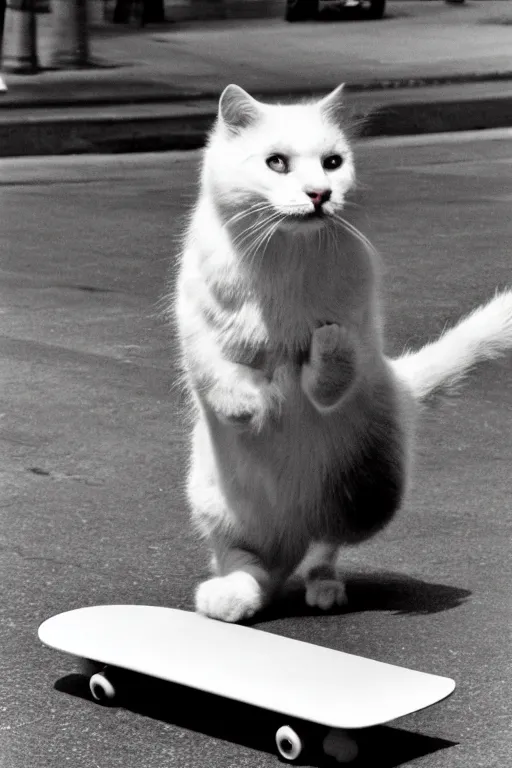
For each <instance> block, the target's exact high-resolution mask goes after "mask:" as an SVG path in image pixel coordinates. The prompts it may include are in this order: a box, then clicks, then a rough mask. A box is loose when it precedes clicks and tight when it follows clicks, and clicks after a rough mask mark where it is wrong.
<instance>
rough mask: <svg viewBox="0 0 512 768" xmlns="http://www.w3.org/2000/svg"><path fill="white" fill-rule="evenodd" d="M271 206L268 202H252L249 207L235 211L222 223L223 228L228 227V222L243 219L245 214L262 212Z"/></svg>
mask: <svg viewBox="0 0 512 768" xmlns="http://www.w3.org/2000/svg"><path fill="white" fill-rule="evenodd" d="M271 208H272V206H271V205H270V203H264V202H261V203H253V204H252V205H251V206H249V208H244V210H243V211H238V212H237V213H235V214H233V216H231V218H229V219H228V220H227V221H226V222H225V223H224V225H223V227H224V228H226V229H227V228H228V227H229V226H230V224H235V223H236V222H237V221H240V220H241V219H244V218H245V217H247V216H250V215H251V214H254V213H262V212H263V211H265V210H268V209H271Z"/></svg>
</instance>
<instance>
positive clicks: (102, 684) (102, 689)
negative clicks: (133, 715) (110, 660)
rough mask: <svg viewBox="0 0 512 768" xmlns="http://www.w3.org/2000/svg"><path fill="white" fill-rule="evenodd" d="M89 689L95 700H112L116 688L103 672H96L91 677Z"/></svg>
mask: <svg viewBox="0 0 512 768" xmlns="http://www.w3.org/2000/svg"><path fill="white" fill-rule="evenodd" d="M89 689H90V691H91V693H92V695H93V697H94V698H95V699H96V701H112V699H113V698H115V695H116V689H115V688H114V686H113V685H112V683H111V682H110V680H109V679H108V677H107V676H106V675H105V673H104V672H98V673H96V674H95V675H93V676H92V677H91V679H90V680H89Z"/></svg>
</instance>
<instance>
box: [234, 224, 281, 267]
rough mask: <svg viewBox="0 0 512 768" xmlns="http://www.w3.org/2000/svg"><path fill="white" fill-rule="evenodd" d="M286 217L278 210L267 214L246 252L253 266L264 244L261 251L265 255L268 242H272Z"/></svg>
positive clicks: (246, 256) (245, 254)
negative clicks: (271, 239) (273, 236)
mask: <svg viewBox="0 0 512 768" xmlns="http://www.w3.org/2000/svg"><path fill="white" fill-rule="evenodd" d="M284 218H285V217H284V216H283V215H282V214H280V213H279V212H278V211H274V212H273V213H272V214H271V215H270V216H267V218H266V219H265V221H264V222H262V227H260V229H259V231H258V233H257V236H256V238H255V239H254V240H253V242H252V243H251V244H250V246H249V248H248V250H246V251H245V252H244V256H245V258H247V259H248V262H249V264H250V265H251V266H252V264H253V263H254V259H255V257H256V255H257V253H258V250H259V249H260V248H261V246H262V245H264V248H263V250H262V251H261V256H263V255H264V253H265V251H266V248H267V246H268V243H269V242H270V238H271V237H272V235H273V234H274V232H275V230H276V229H277V227H278V226H279V224H280V223H281V221H282V220H283V219H284ZM267 225H268V226H267Z"/></svg>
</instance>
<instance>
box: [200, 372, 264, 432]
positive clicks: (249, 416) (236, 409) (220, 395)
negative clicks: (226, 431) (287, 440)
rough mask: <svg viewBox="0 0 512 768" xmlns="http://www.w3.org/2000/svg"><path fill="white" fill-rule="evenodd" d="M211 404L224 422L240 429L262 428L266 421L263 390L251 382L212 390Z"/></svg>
mask: <svg viewBox="0 0 512 768" xmlns="http://www.w3.org/2000/svg"><path fill="white" fill-rule="evenodd" d="M208 400H209V404H210V406H211V407H212V408H213V410H214V412H215V414H216V416H217V418H218V419H219V421H221V422H222V423H223V424H229V425H230V426H232V427H235V428H238V429H250V428H252V429H256V430H260V429H261V428H262V426H263V424H264V422H265V417H266V402H265V398H264V396H263V394H262V392H261V391H260V390H259V389H258V388H257V387H256V386H253V385H251V384H250V383H247V382H244V384H242V385H240V386H237V388H236V390H234V389H229V388H228V389H220V388H218V389H216V390H214V391H212V392H210V394H209V397H208Z"/></svg>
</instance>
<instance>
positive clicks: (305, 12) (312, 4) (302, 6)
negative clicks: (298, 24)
mask: <svg viewBox="0 0 512 768" xmlns="http://www.w3.org/2000/svg"><path fill="white" fill-rule="evenodd" d="M385 8H386V0H286V10H285V15H284V17H285V19H286V21H311V20H313V19H316V18H317V17H318V15H319V13H320V11H321V10H324V9H325V10H329V11H331V12H339V14H340V18H341V15H342V13H343V12H344V11H345V12H347V14H348V13H349V12H352V13H355V14H357V16H360V17H361V18H367V19H381V18H382V17H383V16H384V10H385ZM331 18H332V16H331Z"/></svg>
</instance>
